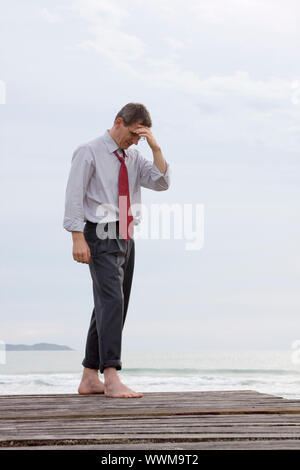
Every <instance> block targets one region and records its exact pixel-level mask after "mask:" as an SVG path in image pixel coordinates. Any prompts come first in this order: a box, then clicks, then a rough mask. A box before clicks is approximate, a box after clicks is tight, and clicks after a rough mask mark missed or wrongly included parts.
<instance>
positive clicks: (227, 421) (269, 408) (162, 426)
mask: <svg viewBox="0 0 300 470" xmlns="http://www.w3.org/2000/svg"><path fill="white" fill-rule="evenodd" d="M253 443H254V444H253ZM258 443H259V445H261V446H269V447H263V448H284V447H280V446H284V445H285V443H288V445H289V446H291V447H290V448H298V447H299V448H300V400H299V401H297V400H287V399H284V398H282V397H276V396H273V395H269V394H261V393H258V392H254V391H251V390H243V391H232V390H231V391H214V392H207V391H206V392H186V393H185V392H174V393H170V392H168V393H165V392H163V393H155V392H152V393H145V394H144V396H143V398H137V399H134V398H130V399H116V398H114V399H109V398H107V397H105V396H104V395H86V396H82V395H79V394H76V395H73V394H70V395H67V394H63V395H59V394H56V395H38V396H37V395H26V396H23V395H6V396H3V395H2V396H0V446H1V448H7V447H10V446H13V447H14V448H21V447H24V446H25V447H28V448H35V449H37V448H39V447H42V448H44V449H46V448H52V447H53V448H58V447H61V446H66V447H64V448H67V447H71V448H75V447H78V446H82V445H84V446H85V447H84V448H89V449H90V448H92V446H109V447H106V448H107V449H112V446H119V447H115V448H120V449H121V448H123V449H128V448H129V447H128V446H129V445H131V446H144V447H140V448H144V449H148V448H151V447H149V446H151V445H155V447H152V448H158V447H157V446H158V445H163V446H164V448H165V449H166V448H167V447H166V445H168V446H171V447H168V448H178V446H179V448H180V446H183V445H191V446H192V447H181V448H182V449H183V448H190V449H192V448H195V449H196V448H204V447H203V446H207V447H206V448H209V446H212V448H218V446H220V447H219V448H242V447H240V446H241V445H245V446H248V447H246V448H249V446H251V445H254V446H256V447H250V448H259V447H258ZM224 445H226V446H227V447H222V446H224ZM56 446H58V447H56ZM176 446H177V447H176ZM193 446H199V447H193ZM201 446H202V447H201ZM295 446H298V447H295ZM99 448H101V447H99ZM102 448H103V449H104V448H105V447H102ZM133 448H134V447H133ZM136 448H138V447H136Z"/></svg>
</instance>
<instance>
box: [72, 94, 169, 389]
mask: <svg viewBox="0 0 300 470" xmlns="http://www.w3.org/2000/svg"><path fill="white" fill-rule="evenodd" d="M151 127H152V121H151V117H150V114H149V112H148V110H147V108H146V107H145V106H144V105H143V104H140V103H128V104H126V105H125V106H124V107H123V108H122V109H121V110H120V111H119V112H118V114H117V115H116V117H115V120H114V124H113V126H112V128H111V129H107V130H106V131H105V133H104V134H103V135H101V136H100V137H97V138H95V139H93V140H91V141H89V142H86V143H84V144H82V145H79V147H77V149H76V150H75V151H74V153H73V158H72V163H71V169H70V174H69V179H68V182H67V188H66V200H65V213H64V221H63V227H64V228H65V229H66V230H67V231H69V232H71V233H72V239H73V259H74V260H75V261H77V262H78V263H86V264H88V265H89V270H90V274H91V278H92V286H93V299H94V308H93V312H92V317H91V320H90V325H89V329H88V333H87V340H86V348H85V356H84V359H83V361H82V365H83V375H82V379H81V383H80V385H79V388H78V392H79V393H80V394H83V395H84V394H91V393H104V394H105V396H107V397H112V398H140V397H142V396H143V394H142V393H138V392H135V391H134V390H131V389H130V388H128V387H127V386H126V385H125V384H123V382H121V380H120V377H119V376H118V373H117V371H118V370H121V369H122V362H121V345H122V330H123V326H124V322H125V318H126V314H127V309H128V303H129V297H130V290H131V284H132V277H133V270H134V254H135V243H134V225H137V224H138V223H139V222H140V221H141V207H139V209H138V210H134V209H136V207H138V206H141V187H145V188H149V189H153V190H155V191H164V190H166V189H168V188H169V185H170V170H169V163H167V162H166V160H165V159H164V157H163V155H162V152H161V148H160V146H159V144H158V143H157V141H156V140H155V138H154V136H153V134H152V132H151ZM141 137H143V138H145V139H146V140H147V142H148V144H149V146H150V148H151V150H152V153H153V162H150V161H149V160H147V159H146V158H144V157H143V156H142V154H141V153H140V151H139V150H138V149H137V148H135V147H131V146H132V144H135V145H137V144H138V142H139V140H140V138H141ZM98 371H100V373H101V374H103V375H104V382H102V381H101V380H100V379H99V374H98Z"/></svg>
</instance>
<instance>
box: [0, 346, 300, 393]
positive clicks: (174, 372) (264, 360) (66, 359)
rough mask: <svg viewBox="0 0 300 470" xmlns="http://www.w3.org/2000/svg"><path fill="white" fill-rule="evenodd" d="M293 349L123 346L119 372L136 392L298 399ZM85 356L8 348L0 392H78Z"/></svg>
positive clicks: (299, 378) (298, 367) (299, 372)
mask: <svg viewBox="0 0 300 470" xmlns="http://www.w3.org/2000/svg"><path fill="white" fill-rule="evenodd" d="M296 353H297V352H295V351H292V350H247V351H245V350H240V351H222V350H220V351H216V350H213V351H204V350H203V351H201V350H197V351H193V350H177V351H170V350H160V351H159V350H153V351H150V350H124V351H123V352H122V369H121V370H120V371H119V376H120V378H121V380H122V381H123V382H124V383H125V384H126V385H127V386H129V387H130V388H133V389H134V390H136V391H139V392H173V391H174V392H184V391H200V392H201V391H209V390H210V391H216V390H253V391H257V392H262V393H267V394H271V395H275V396H279V397H283V398H289V399H299V400H300V358H299V357H298V356H299V355H297V354H296ZM83 357H84V354H83V351H6V352H5V354H4V355H3V354H2V357H1V361H0V394H1V395H29V394H30V395H34V394H37V395H41V394H68V393H78V392H77V388H78V385H79V382H80V379H81V375H82V370H83V367H82V365H81V362H82V359H83ZM99 377H100V379H103V378H104V377H103V374H100V373H99Z"/></svg>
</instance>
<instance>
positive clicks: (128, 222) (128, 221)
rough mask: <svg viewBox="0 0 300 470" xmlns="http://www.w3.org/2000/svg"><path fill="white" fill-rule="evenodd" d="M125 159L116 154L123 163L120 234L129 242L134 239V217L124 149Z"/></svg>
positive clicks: (120, 174) (121, 169) (120, 183)
mask: <svg viewBox="0 0 300 470" xmlns="http://www.w3.org/2000/svg"><path fill="white" fill-rule="evenodd" d="M122 152H123V155H124V158H122V157H120V156H119V155H118V153H117V151H115V152H114V154H115V155H116V157H118V159H119V160H120V162H121V167H120V173H119V233H120V235H121V236H122V238H124V240H126V241H127V242H128V240H129V239H130V238H132V237H133V216H132V213H131V208H130V194H129V183H128V172H127V167H126V165H125V157H126V154H125V152H124V150H123V149H122Z"/></svg>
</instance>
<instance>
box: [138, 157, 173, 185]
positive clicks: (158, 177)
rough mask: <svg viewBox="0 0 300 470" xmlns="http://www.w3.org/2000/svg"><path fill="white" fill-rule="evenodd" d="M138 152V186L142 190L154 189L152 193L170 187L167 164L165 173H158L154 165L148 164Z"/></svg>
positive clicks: (168, 166)
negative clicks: (141, 187) (142, 188)
mask: <svg viewBox="0 0 300 470" xmlns="http://www.w3.org/2000/svg"><path fill="white" fill-rule="evenodd" d="M137 152H138V161H139V173H140V184H141V186H143V187H144V188H148V189H154V191H165V190H166V189H168V188H169V186H170V165H169V163H168V162H166V163H167V169H166V171H165V173H162V172H161V171H159V169H158V168H157V166H156V165H155V163H153V162H150V161H149V160H147V159H146V158H144V157H143V156H142V154H141V153H140V152H139V150H137Z"/></svg>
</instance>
